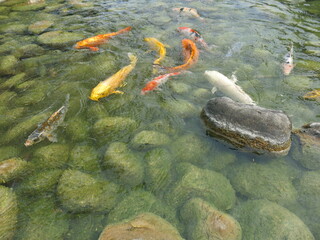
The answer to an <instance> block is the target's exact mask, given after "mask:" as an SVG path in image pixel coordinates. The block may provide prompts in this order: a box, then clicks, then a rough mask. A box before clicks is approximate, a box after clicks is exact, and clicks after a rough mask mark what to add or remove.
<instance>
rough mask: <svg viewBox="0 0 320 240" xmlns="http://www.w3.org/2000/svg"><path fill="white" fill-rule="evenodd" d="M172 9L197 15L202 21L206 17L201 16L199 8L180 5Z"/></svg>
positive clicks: (189, 14)
mask: <svg viewBox="0 0 320 240" xmlns="http://www.w3.org/2000/svg"><path fill="white" fill-rule="evenodd" d="M172 10H173V11H175V12H179V14H185V15H188V16H190V17H195V18H198V19H199V20H201V21H204V18H202V17H200V15H199V13H198V11H197V9H195V8H188V7H179V8H172Z"/></svg>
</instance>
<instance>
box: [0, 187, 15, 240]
mask: <svg viewBox="0 0 320 240" xmlns="http://www.w3.org/2000/svg"><path fill="white" fill-rule="evenodd" d="M0 213H1V214H0V239H5V240H11V239H13V236H14V234H15V230H16V224H17V215H18V206H17V200H16V195H15V194H14V192H13V191H11V189H9V188H6V187H3V186H0Z"/></svg>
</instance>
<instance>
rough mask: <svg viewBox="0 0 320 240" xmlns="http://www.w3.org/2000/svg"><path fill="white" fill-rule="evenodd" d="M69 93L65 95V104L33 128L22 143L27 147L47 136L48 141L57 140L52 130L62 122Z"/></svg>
mask: <svg viewBox="0 0 320 240" xmlns="http://www.w3.org/2000/svg"><path fill="white" fill-rule="evenodd" d="M69 98H70V94H68V95H67V97H66V101H65V104H64V105H63V106H62V107H61V108H59V109H58V110H57V111H56V112H54V113H53V114H52V115H51V116H50V117H49V118H48V119H47V120H46V121H44V122H43V123H40V124H39V125H38V127H37V129H36V130H34V131H33V132H32V133H31V134H30V135H29V137H28V139H27V140H26V142H25V143H24V145H25V146H26V147H29V146H31V145H33V144H35V143H38V142H41V141H42V140H44V139H45V138H47V139H48V140H49V141H50V142H57V141H58V140H57V136H56V134H55V133H54V131H55V130H56V129H57V128H58V126H60V125H61V123H62V122H63V120H64V118H65V116H66V113H67V111H68V106H69Z"/></svg>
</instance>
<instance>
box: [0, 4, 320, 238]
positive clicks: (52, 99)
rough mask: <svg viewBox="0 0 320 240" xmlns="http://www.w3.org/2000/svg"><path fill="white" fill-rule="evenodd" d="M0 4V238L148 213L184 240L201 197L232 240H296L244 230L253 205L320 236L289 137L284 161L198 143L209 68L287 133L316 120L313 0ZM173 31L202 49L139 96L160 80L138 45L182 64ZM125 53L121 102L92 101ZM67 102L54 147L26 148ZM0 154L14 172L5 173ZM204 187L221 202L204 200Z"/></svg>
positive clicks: (97, 225) (311, 186)
mask: <svg viewBox="0 0 320 240" xmlns="http://www.w3.org/2000/svg"><path fill="white" fill-rule="evenodd" d="M0 2H1V3H0V33H1V34H0V133H1V138H0V182H3V183H2V185H1V186H0V190H1V191H2V192H3V193H1V192H0V194H2V196H0V200H1V199H2V198H3V199H2V200H3V202H5V201H8V204H6V205H5V206H4V207H7V208H8V209H9V210H7V209H4V210H3V209H2V208H1V207H2V206H1V204H0V212H2V211H3V212H6V213H8V214H7V215H8V216H7V215H5V216H4V217H3V218H2V217H0V225H2V224H4V226H5V227H4V228H3V229H1V227H0V238H2V237H4V239H24V240H25V239H77V240H78V239H98V238H99V235H100V234H101V232H102V231H103V229H104V228H105V227H106V226H107V225H108V224H114V223H118V222H120V221H122V220H125V219H130V218H132V217H135V216H137V215H138V214H140V213H142V212H151V213H154V214H156V215H158V216H161V217H162V218H164V219H165V220H167V221H168V222H169V223H170V224H172V225H173V226H174V227H175V228H176V229H177V231H179V233H180V234H181V236H182V237H183V238H185V239H194V240H195V239H199V238H200V236H202V235H201V234H202V233H200V232H201V230H199V229H198V230H197V229H196V227H195V226H194V224H195V223H191V222H190V221H191V220H190V217H191V218H192V217H194V221H195V222H197V224H199V223H198V222H199V221H200V220H199V219H197V218H198V217H199V216H200V215H199V216H195V215H197V214H193V213H192V211H196V212H197V209H196V207H195V205H196V203H192V202H191V203H190V202H189V203H190V204H186V205H190V206H189V208H188V207H187V206H184V204H185V203H186V202H187V201H188V200H190V199H192V198H194V197H198V198H202V199H203V200H205V201H207V202H208V203H210V204H215V207H216V208H217V209H219V210H220V211H221V212H224V213H228V214H230V216H233V217H234V218H235V219H237V220H238V221H239V223H240V225H239V226H241V228H242V236H243V239H259V240H263V239H270V238H268V237H269V236H268V234H271V235H272V237H273V239H284V238H286V239H298V238H294V237H292V236H291V235H290V234H291V233H290V227H289V228H284V230H283V229H281V230H279V231H278V232H277V230H276V227H270V229H272V230H270V229H269V228H268V227H266V229H263V226H259V223H252V222H250V219H251V218H253V216H254V214H255V213H254V212H253V210H252V209H250V207H252V208H257V209H259V208H261V209H262V206H265V208H266V209H267V210H266V211H271V210H270V209H272V211H283V213H281V216H280V217H279V219H281V221H284V222H286V221H288V220H290V219H293V220H292V224H293V225H292V226H291V227H292V228H295V227H296V226H298V227H297V229H299V231H300V232H302V233H301V236H304V237H305V238H304V239H320V231H319V229H320V225H319V222H320V207H319V205H318V202H319V201H318V200H319V198H320V188H319V182H318V180H319V179H320V176H319V169H320V167H319V161H318V160H314V162H318V163H317V164H318V165H316V167H314V166H312V167H308V168H305V167H306V165H305V164H304V160H305V159H304V158H308V156H309V155H306V156H302V155H298V156H299V157H296V153H297V151H298V150H299V146H298V144H297V142H296V141H295V138H293V140H294V141H293V145H292V148H291V150H290V152H289V154H288V155H287V156H285V157H277V158H276V157H271V156H266V155H262V156H258V155H255V154H251V153H243V152H241V151H239V150H236V149H234V148H233V147H232V146H230V145H227V144H225V143H222V142H220V141H218V140H216V139H214V138H211V137H209V136H207V135H206V131H205V128H204V125H203V123H202V121H201V119H200V112H201V110H202V108H203V107H204V105H205V104H206V103H207V101H208V100H209V99H210V98H212V97H214V96H223V93H222V92H219V91H218V92H216V93H215V94H214V95H213V94H212V93H211V89H212V87H213V86H212V85H211V84H210V83H209V82H208V80H207V79H206V78H205V77H204V71H206V70H215V71H219V72H221V73H222V74H224V75H226V76H227V77H231V76H232V74H233V73H235V75H236V76H237V79H238V82H237V84H238V85H240V86H241V87H242V88H243V90H244V91H245V92H246V93H247V94H248V95H249V96H251V97H252V99H253V100H254V101H255V102H256V103H257V104H258V105H259V106H261V107H265V108H270V109H275V110H283V111H284V112H285V113H286V114H287V115H288V116H289V118H290V120H291V121H292V125H293V128H294V129H297V128H300V127H301V126H302V125H304V124H306V123H310V122H319V121H320V120H319V117H320V114H319V102H318V101H307V100H304V99H303V96H304V95H305V94H306V93H307V92H309V91H311V90H314V89H317V88H319V87H320V84H319V83H320V82H319V70H320V63H319V57H320V34H319V33H320V27H319V26H320V25H319V23H320V21H319V16H320V5H319V4H318V2H317V1H307V2H303V1H280V0H279V1H276V0H271V1H270V0H268V1H267V0H265V1H257V0H237V1H212V0H206V1H184V0H180V1H147V0H128V1H91V2H90V1H81V0H70V1H64V0H59V1H53V0H52V1H50V0H46V1H41V2H40V3H34V4H27V1H26V0H6V1H1V0H0ZM299 2H300V3H299ZM181 7H190V8H195V9H197V10H198V13H199V15H200V17H194V16H188V15H187V14H179V13H178V12H175V11H173V10H172V8H181ZM40 21H41V22H40ZM35 23H37V24H35ZM128 26H131V27H132V30H131V31H128V32H126V33H123V34H119V35H118V36H115V37H113V38H112V39H110V40H109V41H108V42H107V43H106V44H102V45H100V46H99V50H98V51H90V50H89V49H75V48H74V46H75V43H76V42H78V41H80V40H83V39H85V38H89V37H93V36H95V35H98V34H104V33H112V32H117V31H119V30H120V29H124V28H126V27H128ZM178 27H190V28H193V29H196V30H197V31H198V32H199V33H200V34H201V35H202V37H203V39H204V40H205V42H206V43H207V44H208V45H209V49H210V50H209V51H208V50H206V49H205V48H203V47H201V45H199V44H198V48H199V51H200V57H199V60H198V62H197V63H196V64H195V65H194V66H192V67H191V68H190V69H188V70H189V71H191V73H184V74H180V75H178V76H174V77H171V78H170V79H169V80H168V81H167V82H166V83H165V84H163V85H162V86H161V87H159V88H158V89H156V90H155V91H152V92H149V93H148V94H146V95H141V94H140V93H141V89H142V88H143V87H145V85H146V83H147V82H149V81H150V80H152V79H153V78H154V77H156V76H157V75H154V74H153V69H152V63H153V62H154V61H155V59H156V58H158V54H157V52H156V51H152V50H150V47H149V45H148V44H147V42H145V41H144V38H148V37H152V38H156V39H158V40H159V41H160V42H162V43H163V44H165V47H166V50H167V54H166V57H165V58H164V60H163V62H162V63H161V64H162V66H165V67H173V66H179V65H181V64H183V62H184V56H183V49H182V45H181V41H182V39H184V38H185V36H183V35H182V34H180V33H179V32H178V31H177V28H178ZM291 43H292V44H293V47H294V56H293V59H294V64H295V67H294V69H293V70H292V72H291V74H290V75H288V76H285V75H284V74H283V72H282V69H281V64H282V63H283V61H284V56H285V55H286V54H287V52H288V51H289V50H290V46H291ZM129 52H130V53H132V54H134V55H135V56H137V58H138V62H137V65H136V66H135V68H134V69H133V70H132V72H130V73H129V74H128V76H127V77H126V79H125V81H124V84H120V85H121V87H118V88H117V89H116V90H120V91H123V92H124V94H111V95H110V96H108V97H105V98H101V99H100V101H98V102H96V101H91V100H90V99H89V95H90V93H91V90H92V89H93V88H94V87H95V86H97V84H98V83H99V82H101V81H103V80H105V79H107V78H109V77H110V76H112V75H113V74H115V73H116V72H117V71H119V70H120V69H121V68H123V67H125V66H127V65H128V64H130V59H129V58H128V53H129ZM160 72H161V69H160ZM67 94H70V103H69V108H68V112H67V113H66V116H65V121H64V123H63V124H62V125H61V126H58V127H57V130H56V131H55V132H56V133H57V140H58V142H57V143H51V142H50V141H48V139H44V140H43V141H41V142H40V143H37V144H34V145H33V146H30V147H25V146H24V143H25V141H26V139H27V138H28V136H29V135H30V134H31V133H32V131H34V130H35V129H36V128H37V126H38V124H41V123H43V121H45V120H46V119H47V118H48V117H49V116H51V115H52V114H53V113H54V112H55V111H57V110H58V109H59V108H60V107H61V106H62V105H63V104H64V102H65V98H66V95H67ZM7 159H14V160H12V161H13V164H16V165H17V166H15V165H13V167H12V169H9V170H8V171H9V173H6V172H5V171H6V170H7V168H5V166H4V164H3V163H4V161H6V160H7ZM1 164H2V165H1ZM1 168H2V169H4V170H1ZM1 171H2V172H1ZM1 174H2V175H1ZM202 177H203V178H202ZM204 179H205V180H204ZM210 181H212V182H210ZM224 181H225V182H224ZM217 182H218V183H217ZM230 183H231V184H230ZM211 184H212V185H211ZM9 188H10V189H12V192H9V193H5V192H6V191H7V189H9ZM219 188H220V189H219ZM229 188H230V189H229ZM212 189H217V193H215V194H217V195H219V194H220V197H221V198H220V199H219V200H217V198H219V196H218V197H217V196H215V197H214V199H212V198H211V197H212V196H211V195H212V194H211V192H210V191H211V190H212ZM12 193H14V194H12ZM10 194H12V195H10ZM210 194H211V195H210ZM3 196H5V197H6V196H8V199H9V200H10V201H9V200H7V198H5V197H3ZM15 198H16V199H15ZM256 199H264V200H260V201H256V202H254V201H252V200H256ZM267 200H269V201H267ZM15 201H16V202H17V203H16V204H17V206H15ZM197 201H199V199H198V200H197ZM264 201H265V202H264ZM12 202H13V203H12ZM195 202H196V201H195ZM251 203H252V206H251V205H250V204H251ZM192 204H194V206H193V205H192ZM260 204H262V205H261V206H260ZM279 205H280V206H279ZM239 206H240V207H239ZM242 206H243V207H242ZM282 207H285V208H286V209H284V208H282ZM269 208H270V209H269ZM186 209H188V210H186ZM279 209H280V210H279ZM287 209H288V210H287ZM189 210H190V212H188V211H189ZM198 210H199V209H198ZM199 211H200V210H199ZM202 211H204V210H203V209H202ZM208 211H209V210H208ZM255 211H257V210H255ZM272 211H271V212H272ZM200 212H201V211H200ZM199 214H200V213H199ZM250 214H251V215H250ZM256 214H257V215H259V214H261V213H256ZM270 218H272V216H271V217H270ZM16 221H17V223H15V222H16ZM259 221H260V220H259ZM261 221H262V222H261V225H264V224H263V220H261ZM270 221H271V223H270V225H272V224H276V223H275V222H272V221H276V220H273V219H270ZM279 221H280V220H279ZM290 221H291V220H290ZM257 222H258V220H257ZM6 224H7V225H8V226H9V227H7V225H6ZM250 224H251V225H250ZM255 224H256V225H255ZM294 224H296V225H294ZM289 225H290V224H289ZM260 227H261V228H262V229H261V231H260V230H257V231H258V232H259V233H256V234H257V235H256V236H254V235H250V234H251V233H250V232H251V231H252V229H251V228H255V229H256V228H260ZM288 229H289V230H288ZM301 229H302V230H301ZM309 229H310V231H311V233H312V234H313V235H314V238H312V236H311V234H310V233H309ZM196 231H199V233H198V232H197V233H195V232H196ZM208 231H209V230H208ZM264 231H267V233H264ZM268 231H271V233H269V232H268ZM281 231H282V232H281ZM297 231H298V230H297ZM304 233H306V235H303V234H304ZM197 234H198V235H197ZM286 234H287V235H286ZM299 234H300V233H299ZM308 234H309V235H308ZM289 235H290V236H289ZM307 236H308V237H307ZM106 239H107V238H106ZM177 239H178V238H177ZM201 239H202V238H201ZM205 239H211V238H205ZM230 239H237V238H236V237H235V238H230ZM299 239H302V238H299Z"/></svg>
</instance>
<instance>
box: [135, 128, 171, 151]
mask: <svg viewBox="0 0 320 240" xmlns="http://www.w3.org/2000/svg"><path fill="white" fill-rule="evenodd" d="M169 143H170V138H169V137H168V136H167V135H166V134H163V133H160V132H156V131H146V130H144V131H141V132H139V133H137V134H136V135H135V136H134V137H133V139H132V140H131V144H132V146H133V147H134V148H136V149H145V148H152V147H159V146H162V145H167V144H169Z"/></svg>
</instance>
